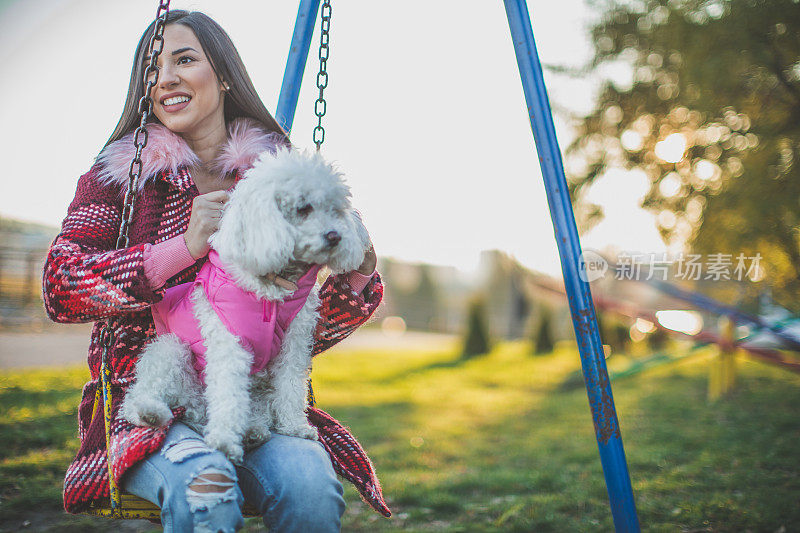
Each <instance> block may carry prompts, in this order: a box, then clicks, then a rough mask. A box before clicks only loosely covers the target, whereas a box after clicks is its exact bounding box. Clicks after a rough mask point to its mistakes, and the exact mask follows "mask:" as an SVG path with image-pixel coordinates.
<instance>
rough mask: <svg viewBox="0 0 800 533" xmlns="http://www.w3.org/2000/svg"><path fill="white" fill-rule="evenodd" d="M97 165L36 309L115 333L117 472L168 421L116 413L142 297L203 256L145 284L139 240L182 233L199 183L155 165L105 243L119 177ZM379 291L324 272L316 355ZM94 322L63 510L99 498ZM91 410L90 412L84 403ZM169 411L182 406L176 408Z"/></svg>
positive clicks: (359, 320)
mask: <svg viewBox="0 0 800 533" xmlns="http://www.w3.org/2000/svg"><path fill="white" fill-rule="evenodd" d="M98 171H99V169H98V167H97V166H95V167H93V168H92V169H91V170H90V171H89V172H88V173H86V174H85V175H83V176H81V178H80V180H79V181H78V187H77V191H76V194H75V199H74V200H73V201H72V203H71V204H70V206H69V209H68V212H67V217H66V219H65V220H64V223H63V225H62V230H61V233H60V234H59V235H58V237H56V240H55V241H54V242H53V244H52V246H51V248H50V251H49V253H48V256H47V261H46V263H45V267H44V276H43V295H44V302H45V309H46V310H47V313H48V315H49V316H50V318H51V319H53V320H55V321H57V322H64V323H75V322H89V321H97V320H99V319H103V318H106V317H109V325H110V327H111V328H112V329H113V331H114V343H113V345H112V346H111V348H110V351H109V365H110V367H111V373H112V389H113V390H112V396H113V405H112V413H113V414H114V421H113V422H112V424H111V453H110V454H109V456H110V460H111V463H112V467H113V470H114V475H115V477H116V478H117V479H120V478H121V477H122V475H123V474H124V473H125V472H126V471H127V470H128V469H129V468H130V467H131V466H133V465H135V464H136V463H137V462H138V461H141V460H142V459H144V458H145V457H147V456H148V455H150V454H152V453H154V452H156V451H157V450H158V449H159V448H161V445H162V443H163V441H164V437H165V436H166V432H167V428H158V429H153V428H145V427H137V426H133V425H132V424H130V423H128V422H127V421H126V420H124V419H122V418H120V417H119V416H118V411H119V407H120V405H121V403H122V399H123V397H124V395H125V391H126V389H127V387H128V385H129V384H130V383H131V380H132V378H133V376H134V370H135V365H136V360H137V358H138V356H139V354H140V352H141V350H142V348H143V346H144V344H145V343H146V342H147V341H148V340H149V339H150V338H152V337H153V336H154V335H155V328H154V326H153V318H152V315H151V313H150V310H149V307H150V304H151V303H153V302H156V301H158V300H160V299H161V297H162V294H163V291H164V290H165V289H166V288H168V287H171V286H174V285H177V284H179V283H184V282H187V281H192V280H193V279H194V278H195V276H196V275H197V271H198V270H199V269H200V267H201V266H202V265H203V263H204V262H205V259H201V260H199V261H197V262H196V263H195V264H194V265H193V266H191V267H189V268H188V269H186V270H184V271H183V272H180V273H179V274H178V275H176V276H174V277H173V278H170V280H168V282H167V284H166V285H165V286H164V287H162V288H161V289H159V290H157V291H154V290H152V289H150V287H149V285H148V282H147V279H146V278H145V275H144V264H143V250H144V244H145V243H155V242H161V241H164V240H166V239H168V238H170V237H172V236H174V235H179V234H181V233H183V232H184V231H185V230H186V228H187V226H188V224H189V217H190V215H191V208H192V200H193V198H194V197H195V196H197V194H198V191H197V189H196V187H195V186H194V185H193V183H192V181H191V179H190V178H189V176H188V173H187V172H186V171H185V169H179V170H178V172H176V173H170V172H162V173H160V174H159V175H158V176H156V179H151V180H148V181H147V182H146V184H145V185H144V187H143V188H142V189H141V191H140V192H139V194H138V196H137V203H136V208H135V209H134V219H133V224H132V226H131V229H130V246H129V247H128V248H125V249H121V250H114V249H113V248H114V246H115V243H116V240H117V234H118V232H119V225H120V213H121V210H122V193H121V191H120V189H119V187H116V186H113V185H103V184H101V183H99V182H98V179H97V176H98ZM382 297H383V286H382V284H381V282H380V277H379V276H378V275H375V276H374V277H373V279H372V280H371V281H370V283H369V284H368V285H367V287H366V288H365V289H364V291H363V292H362V293H361V294H355V293H354V292H353V291H352V289H350V286H349V285H348V284H347V281H346V280H345V277H344V276H332V277H330V278H328V279H327V280H326V281H325V283H324V284H323V286H322V288H321V290H320V298H321V301H322V304H321V307H320V315H321V318H320V323H319V325H318V327H317V330H316V331H315V345H314V349H313V353H314V354H315V355H316V354H318V353H320V352H322V351H324V350H325V349H327V348H329V347H330V346H333V345H334V344H336V343H337V342H339V341H340V340H342V339H344V338H345V337H347V336H348V335H349V334H350V333H352V332H353V331H354V330H355V329H356V328H357V327H358V326H359V325H361V324H363V323H364V322H365V321H366V320H367V319H368V318H369V317H370V315H371V314H372V313H373V312H374V311H375V309H376V308H377V307H378V304H379V303H380V301H381V298H382ZM99 331H100V323H96V324H95V327H94V329H93V331H92V337H91V341H90V344H89V357H88V363H89V370H90V374H91V381H90V382H89V383H87V384H86V385H85V386H84V388H83V394H82V399H81V404H80V407H79V410H78V435H79V437H80V440H81V445H80V448H79V450H78V453H77V456H76V457H75V459H74V461H73V462H72V464H71V465H70V466H69V468H68V469H67V473H66V478H65V480H64V508H65V509H66V510H67V511H68V512H70V513H78V512H81V511H83V510H85V509H87V508H88V507H89V506H90V505H91V504H92V503H98V504H100V503H101V500H103V499H105V498H108V495H109V488H108V471H107V466H106V464H107V463H106V450H105V448H106V441H105V421H104V417H103V412H102V402H98V404H97V406H95V405H94V399H95V394H96V391H97V387H98V386H99V375H100V366H101V347H100V342H99ZM93 411H94V412H93ZM175 414H176V417H175V418H179V417H180V416H181V414H182V413H181V412H179V411H176V413H175ZM309 421H310V422H311V423H312V424H314V425H315V426H316V427H317V428H318V430H319V433H320V439H321V440H322V442H323V443H324V445H325V447H326V449H327V450H328V453H329V455H330V457H331V462H332V464H333V466H334V468H335V469H336V471H337V472H338V473H339V474H340V475H342V477H344V478H345V479H347V480H348V481H351V482H352V483H353V484H354V485H355V487H356V489H357V490H358V491H359V493H360V494H361V496H362V497H363V498H364V500H365V501H366V502H367V503H368V504H369V505H371V506H372V507H373V508H374V509H375V510H376V511H378V512H379V513H381V514H383V515H384V516H389V514H390V512H389V509H388V508H387V507H386V503H385V502H384V500H383V496H382V493H381V490H380V483H379V482H378V479H377V476H376V475H375V471H374V469H373V467H372V463H371V462H370V461H369V458H368V457H367V455H366V454H365V453H364V451H363V450H362V449H361V446H360V445H359V444H358V441H356V439H355V437H353V435H352V434H350V432H349V431H348V430H347V429H346V428H345V427H344V426H342V425H341V424H339V423H338V422H336V420H334V419H333V418H332V417H330V415H328V414H327V413H325V412H324V411H320V410H318V409H315V408H311V409H310V410H309Z"/></svg>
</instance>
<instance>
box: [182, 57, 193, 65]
mask: <svg viewBox="0 0 800 533" xmlns="http://www.w3.org/2000/svg"><path fill="white" fill-rule="evenodd" d="M184 59H186V60H187V61H184ZM189 61H194V58H193V57H189V56H181V58H180V59H178V64H179V65H185V64H186V63H188V62H189Z"/></svg>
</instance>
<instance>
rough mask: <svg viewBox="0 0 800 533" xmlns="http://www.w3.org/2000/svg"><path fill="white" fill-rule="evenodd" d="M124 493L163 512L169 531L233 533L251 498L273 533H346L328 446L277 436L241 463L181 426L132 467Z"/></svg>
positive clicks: (123, 481)
mask: <svg viewBox="0 0 800 533" xmlns="http://www.w3.org/2000/svg"><path fill="white" fill-rule="evenodd" d="M122 488H123V489H124V490H125V491H127V492H129V493H131V494H135V495H136V496H139V497H141V498H144V499H146V500H148V501H151V502H153V503H155V504H156V505H158V506H159V507H161V523H162V525H163V526H164V531H165V532H175V533H183V532H190V531H195V532H198V533H199V532H213V533H217V532H229V531H236V530H238V529H241V528H242V527H243V526H244V519H243V518H242V511H241V507H242V502H243V501H244V500H247V502H248V504H250V505H252V506H253V507H254V508H255V509H257V510H258V512H259V513H260V514H261V516H262V517H263V519H264V524H265V525H266V526H267V527H268V528H269V530H270V531H274V532H289V531H304V532H308V531H314V532H327V531H339V529H340V520H341V517H342V514H343V513H344V508H345V503H344V499H343V498H342V494H343V489H342V484H341V483H340V482H339V480H338V479H337V478H336V474H335V472H334V470H333V466H332V465H331V461H330V458H329V457H328V454H327V452H326V451H325V448H324V447H323V446H322V444H320V443H319V442H316V441H311V440H308V439H301V438H298V437H287V436H286V435H280V434H277V433H273V434H272V438H271V439H270V440H269V441H267V442H266V443H264V444H262V445H261V446H259V447H258V448H256V449H254V450H251V451H249V452H247V453H246V454H245V456H244V463H243V464H242V465H240V466H236V467H234V465H233V464H232V463H231V462H230V461H228V459H227V458H226V457H225V456H224V455H223V454H222V453H221V452H219V451H217V450H214V449H211V448H209V447H208V446H207V445H206V444H205V442H204V441H203V438H202V437H201V436H200V435H199V434H198V433H196V432H195V431H194V430H192V429H191V428H189V427H188V426H186V425H185V424H182V423H180V422H177V423H175V424H173V426H172V427H171V428H170V430H169V431H168V432H167V437H166V440H165V441H164V445H163V446H162V447H161V451H160V452H158V453H154V454H153V455H151V456H150V457H148V458H147V459H145V460H143V461H141V462H140V463H138V464H137V465H136V466H134V467H132V468H131V469H130V470H129V471H128V472H127V473H126V474H125V476H124V477H123V478H122Z"/></svg>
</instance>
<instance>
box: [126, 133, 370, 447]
mask: <svg viewBox="0 0 800 533" xmlns="http://www.w3.org/2000/svg"><path fill="white" fill-rule="evenodd" d="M349 198H350V190H349V188H348V186H347V185H345V183H344V182H343V180H342V176H341V174H339V173H338V172H337V171H336V170H335V169H334V168H333V167H332V166H331V165H330V164H328V163H326V162H325V160H324V159H323V158H322V157H321V156H320V155H319V154H316V153H315V154H309V153H308V152H300V151H297V150H292V149H285V148H281V149H279V150H278V151H277V152H276V153H275V155H273V154H271V153H269V152H265V153H264V154H262V155H261V156H260V158H259V160H258V161H256V163H255V165H254V166H253V168H252V169H250V170H249V171H247V173H246V174H245V176H244V178H243V179H242V180H240V181H239V183H237V185H236V187H235V189H234V190H233V192H232V193H231V195H230V199H229V201H228V202H227V204H226V206H225V209H224V212H223V214H222V218H221V220H220V224H219V229H218V230H217V232H216V233H215V234H214V235H212V237H211V238H210V239H209V242H210V244H211V246H212V250H211V252H210V253H209V261H208V262H207V263H206V264H205V265H204V266H203V267H202V269H201V270H200V272H199V273H198V281H195V282H194V283H192V284H184V285H179V286H177V287H173V288H171V289H168V290H167V291H166V294H165V296H164V299H163V300H162V301H161V302H159V303H157V304H154V305H153V317H154V320H155V322H156V330H157V332H158V333H159V335H158V336H157V337H156V338H155V339H154V340H153V341H151V342H150V343H149V344H148V345H147V346H146V347H145V349H144V351H143V352H142V354H141V356H140V358H139V361H138V362H137V365H136V382H135V383H134V384H133V385H132V386H131V387H130V389H129V390H128V392H127V394H126V396H125V399H124V402H123V404H122V415H123V417H124V418H125V419H127V420H128V421H129V422H131V423H133V424H136V425H147V426H157V427H159V426H164V425H165V424H166V423H167V422H168V421H169V420H170V419H171V418H172V412H171V408H175V407H184V408H186V414H185V417H184V421H185V422H187V423H189V424H190V425H192V426H194V427H195V428H197V429H199V430H200V431H202V433H203V435H204V439H205V441H206V443H207V444H208V445H209V446H211V447H213V448H216V449H218V450H220V451H222V452H223V453H225V454H226V455H227V456H228V458H230V459H231V460H232V461H234V462H237V463H238V462H241V460H242V456H243V454H244V449H245V448H250V447H253V446H256V445H258V444H261V443H263V442H265V441H266V440H268V439H269V438H270V430H273V431H276V432H278V433H281V434H285V435H291V436H297V437H303V438H307V439H317V438H318V436H317V432H316V430H315V429H314V428H313V427H312V426H311V425H310V424H309V423H308V420H307V418H306V414H305V410H306V408H307V394H308V385H307V379H308V375H309V372H310V370H311V349H312V346H313V334H314V329H315V327H316V324H317V320H318V318H319V317H318V312H317V308H318V306H319V302H320V300H319V296H318V289H319V287H318V285H317V284H316V277H317V276H316V274H317V272H318V270H319V269H320V268H321V266H322V265H327V266H328V267H329V268H330V269H331V271H332V272H334V273H341V272H347V271H351V270H355V269H356V268H358V266H359V265H360V264H361V263H362V261H363V260H364V255H365V252H366V250H367V248H368V246H369V243H370V240H369V235H368V233H367V230H366V228H365V227H364V225H363V223H362V221H361V217H360V215H359V214H358V212H357V211H355V210H354V209H353V207H352V206H351V204H350V200H349ZM276 274H277V275H278V276H279V277H278V278H276ZM281 278H283V279H284V280H288V281H289V282H291V283H289V284H288V285H287V283H286V282H285V281H283V280H281Z"/></svg>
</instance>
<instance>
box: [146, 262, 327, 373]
mask: <svg viewBox="0 0 800 533" xmlns="http://www.w3.org/2000/svg"><path fill="white" fill-rule="evenodd" d="M320 268H321V266H320V265H314V266H312V267H311V268H310V269H309V270H308V272H306V273H305V274H303V276H302V277H301V278H300V279H299V280H298V281H297V290H296V291H295V292H293V293H292V294H290V295H289V296H287V297H286V298H285V299H284V301H283V302H280V303H278V302H274V301H271V300H265V299H260V298H259V297H258V296H256V295H255V294H253V293H252V292H248V291H245V290H244V289H240V288H239V287H237V286H236V285H235V284H234V282H233V278H232V277H231V276H230V274H228V273H227V272H225V265H224V264H223V263H222V262H221V261H220V258H219V254H217V252H216V251H214V250H211V251H210V252H209V253H208V261H207V262H206V264H205V265H203V266H202V267H201V268H200V272H198V274H197V278H196V279H195V281H194V282H193V283H184V284H182V285H176V286H174V287H171V288H169V289H167V290H166V291H165V292H164V298H163V299H162V300H161V301H160V302H157V303H155V304H153V305H152V306H151V309H152V311H153V321H154V322H155V326H156V333H158V334H159V335H163V334H165V333H174V334H175V335H177V336H178V337H179V338H180V339H181V340H182V341H183V342H185V343H187V344H188V345H189V347H190V349H191V350H192V353H193V354H194V357H193V361H192V363H193V366H194V368H195V369H196V370H197V372H198V374H199V375H200V379H201V380H203V370H204V369H205V366H206V360H205V357H204V356H205V353H206V346H205V344H204V343H203V337H202V335H201V334H200V325H199V323H198V322H197V319H196V318H195V317H194V313H193V305H192V301H191V300H190V298H189V296H190V295H191V293H192V290H193V289H194V288H195V287H196V286H197V285H202V287H203V290H204V291H205V294H206V297H207V298H208V301H209V302H210V303H211V307H212V308H213V309H214V311H216V313H217V316H219V318H220V320H222V323H223V324H225V327H226V328H228V331H230V332H231V333H232V334H234V335H236V336H237V337H238V338H239V343H240V344H241V345H242V347H243V348H244V349H245V350H247V351H248V352H250V353H251V354H253V367H252V369H251V374H255V373H256V372H259V371H261V370H263V369H264V367H266V366H267V363H268V362H269V361H270V359H272V358H273V357H275V356H276V355H278V353H279V352H280V349H281V343H282V342H283V337H284V335H286V330H287V329H288V328H289V324H291V323H292V320H293V319H294V317H295V316H297V313H299V312H300V309H302V308H303V305H304V304H305V303H306V300H307V299H308V295H309V294H310V293H311V289H312V288H313V287H314V284H315V283H316V281H317V273H318V272H319V270H320Z"/></svg>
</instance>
